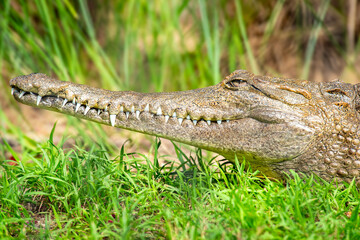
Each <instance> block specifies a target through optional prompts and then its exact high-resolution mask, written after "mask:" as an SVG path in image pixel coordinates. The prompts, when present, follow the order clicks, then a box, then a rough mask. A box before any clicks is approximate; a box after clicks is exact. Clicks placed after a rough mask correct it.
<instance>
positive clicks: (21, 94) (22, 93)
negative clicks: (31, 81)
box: [19, 90, 25, 98]
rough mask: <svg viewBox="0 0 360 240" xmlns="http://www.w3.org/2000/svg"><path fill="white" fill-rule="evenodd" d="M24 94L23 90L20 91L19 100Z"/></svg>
mask: <svg viewBox="0 0 360 240" xmlns="http://www.w3.org/2000/svg"><path fill="white" fill-rule="evenodd" d="M24 94H25V92H24V91H23V90H20V95H19V98H22V97H23V96H24Z"/></svg>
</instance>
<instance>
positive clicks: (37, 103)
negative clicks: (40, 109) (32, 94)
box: [36, 95, 42, 106]
mask: <svg viewBox="0 0 360 240" xmlns="http://www.w3.org/2000/svg"><path fill="white" fill-rule="evenodd" d="M41 98H42V97H41V96H40V95H38V96H37V98H36V105H38V106H39V104H40V101H41Z"/></svg>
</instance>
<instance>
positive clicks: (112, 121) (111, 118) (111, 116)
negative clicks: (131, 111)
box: [110, 114, 116, 126]
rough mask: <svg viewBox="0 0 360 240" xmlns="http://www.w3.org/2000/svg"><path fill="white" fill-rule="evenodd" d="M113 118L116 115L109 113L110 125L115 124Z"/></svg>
mask: <svg viewBox="0 0 360 240" xmlns="http://www.w3.org/2000/svg"><path fill="white" fill-rule="evenodd" d="M115 119H116V115H115V114H110V123H111V126H115Z"/></svg>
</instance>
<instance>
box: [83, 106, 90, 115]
mask: <svg viewBox="0 0 360 240" xmlns="http://www.w3.org/2000/svg"><path fill="white" fill-rule="evenodd" d="M89 110H90V107H89V106H86V108H85V111H84V115H86V114H87V113H88V111H89Z"/></svg>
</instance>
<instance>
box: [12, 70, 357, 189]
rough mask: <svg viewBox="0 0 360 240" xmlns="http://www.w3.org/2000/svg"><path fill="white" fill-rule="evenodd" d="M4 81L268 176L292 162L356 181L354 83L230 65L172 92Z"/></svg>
mask: <svg viewBox="0 0 360 240" xmlns="http://www.w3.org/2000/svg"><path fill="white" fill-rule="evenodd" d="M10 86H11V93H12V95H13V96H14V98H15V99H16V100H17V101H19V102H21V103H24V104H27V105H30V106H34V107H39V108H44V109H48V110H52V111H57V112H60V113H64V114H68V115H72V116H75V117H77V118H83V119H87V120H91V121H94V122H97V123H102V124H107V125H111V126H115V127H119V128H124V129H128V130H131V131H137V132H141V133H145V134H150V135H155V136H159V137H162V138H166V139H170V140H173V141H177V142H182V143H185V144H188V145H192V146H195V147H198V148H202V149H206V150H209V151H212V152H215V153H218V154H220V155H222V156H224V157H225V158H226V159H228V160H229V161H232V162H234V161H235V159H238V160H239V161H240V162H244V163H245V164H246V166H247V167H248V166H251V168H252V169H255V170H259V171H260V172H261V173H263V174H264V175H266V176H268V177H270V178H276V179H286V178H287V176H289V175H290V174H289V173H290V172H291V170H293V171H295V172H298V173H302V174H301V175H303V176H306V175H311V174H315V175H317V176H319V177H321V178H322V179H324V180H326V181H329V182H330V181H333V180H335V181H339V182H343V181H345V182H348V183H349V182H351V181H352V180H354V181H355V183H356V184H357V185H358V186H359V185H360V138H359V135H360V134H359V109H360V98H359V94H360V84H357V85H353V84H350V83H344V82H342V81H340V80H334V81H332V82H327V83H315V82H310V81H306V80H296V79H287V78H278V77H271V76H260V75H255V74H253V73H251V72H248V71H246V70H236V71H235V72H233V73H231V74H230V75H229V76H227V77H226V78H225V79H224V80H222V81H221V82H220V83H219V84H217V85H214V86H210V87H205V88H200V89H194V90H188V91H178V92H159V93H138V92H133V91H109V90H105V89H100V88H95V87H90V86H87V85H81V84H76V83H72V82H68V81H60V80H57V79H54V78H52V77H48V76H47V75H45V74H41V73H34V74H30V75H26V76H19V77H16V78H14V79H12V80H10Z"/></svg>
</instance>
